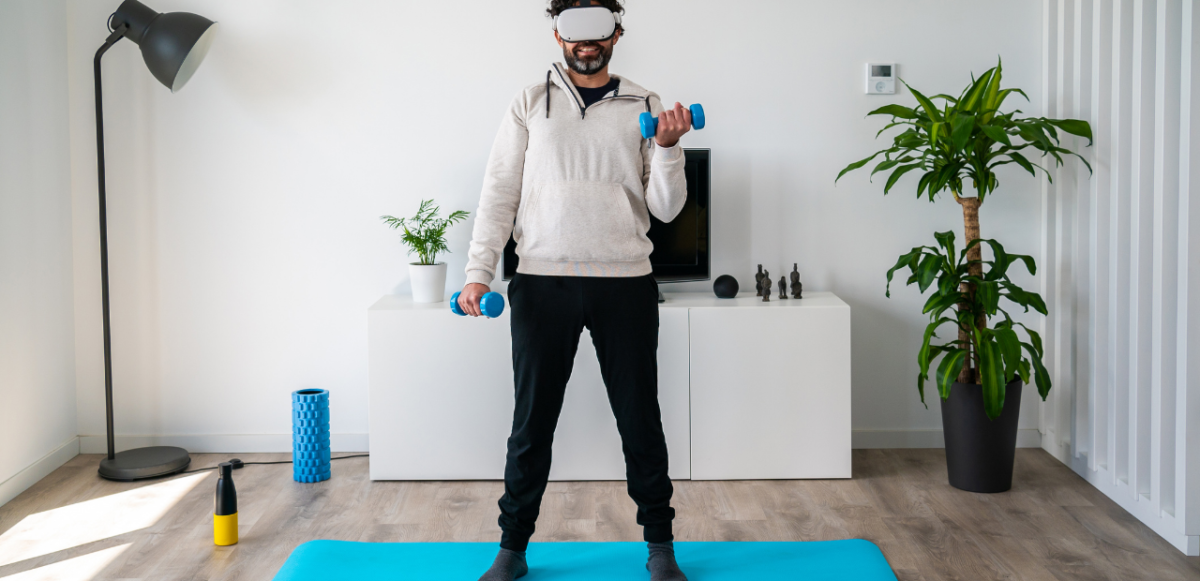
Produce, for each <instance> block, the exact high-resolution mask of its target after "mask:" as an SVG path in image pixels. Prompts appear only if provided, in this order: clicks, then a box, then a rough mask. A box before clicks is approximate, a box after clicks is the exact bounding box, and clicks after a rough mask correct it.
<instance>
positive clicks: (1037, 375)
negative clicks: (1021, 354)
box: [1021, 343, 1051, 401]
mask: <svg viewBox="0 0 1200 581" xmlns="http://www.w3.org/2000/svg"><path fill="white" fill-rule="evenodd" d="M1021 346H1022V347H1024V348H1025V350H1026V351H1028V352H1029V360H1030V362H1031V363H1033V382H1034V384H1035V385H1037V390H1038V395H1040V396H1042V401H1046V396H1048V395H1050V387H1051V386H1050V372H1049V371H1046V366H1045V365H1043V364H1042V357H1041V355H1039V354H1038V353H1037V352H1036V351H1035V350H1034V348H1033V345H1030V344H1029V343H1021Z"/></svg>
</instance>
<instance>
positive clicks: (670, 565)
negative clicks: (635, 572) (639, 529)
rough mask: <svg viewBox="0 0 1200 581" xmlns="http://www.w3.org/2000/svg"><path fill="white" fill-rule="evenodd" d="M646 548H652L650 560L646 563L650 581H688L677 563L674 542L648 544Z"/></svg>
mask: <svg viewBox="0 0 1200 581" xmlns="http://www.w3.org/2000/svg"><path fill="white" fill-rule="evenodd" d="M646 546H647V547H649V548H650V558H649V559H648V560H647V561H646V569H647V570H649V571H650V581H687V576H686V575H684V574H683V571H680V570H679V565H678V564H677V563H676V562H675V544H674V542H672V541H667V542H665V543H646Z"/></svg>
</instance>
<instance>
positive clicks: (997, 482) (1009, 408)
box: [942, 380, 1021, 492]
mask: <svg viewBox="0 0 1200 581" xmlns="http://www.w3.org/2000/svg"><path fill="white" fill-rule="evenodd" d="M1020 413H1021V382H1020V381H1019V380H1018V381H1013V382H1012V383H1010V384H1008V387H1007V391H1006V392H1005V395H1004V410H1003V411H1002V412H1001V413H1000V417H998V418H996V419H995V420H989V419H988V417H987V414H986V413H984V411H983V389H982V388H980V387H979V386H978V385H967V384H963V383H955V384H954V385H953V386H952V387H951V388H950V398H949V399H947V400H946V401H943V402H942V430H943V431H944V433H945V435H946V470H947V472H948V473H949V476H950V485H951V486H953V487H955V488H960V489H962V490H967V491H970V492H1004V491H1006V490H1008V489H1009V488H1012V473H1013V456H1014V455H1015V454H1016V451H1017V416H1019V415H1020Z"/></svg>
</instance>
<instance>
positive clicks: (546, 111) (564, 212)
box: [466, 63, 687, 285]
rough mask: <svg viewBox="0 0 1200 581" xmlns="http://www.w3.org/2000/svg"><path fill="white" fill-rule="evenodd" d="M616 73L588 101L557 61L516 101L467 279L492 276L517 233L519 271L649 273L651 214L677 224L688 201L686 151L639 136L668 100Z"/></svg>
mask: <svg viewBox="0 0 1200 581" xmlns="http://www.w3.org/2000/svg"><path fill="white" fill-rule="evenodd" d="M613 76H614V77H616V75H613ZM617 78H619V79H620V85H619V86H618V87H617V89H616V91H614V92H612V93H609V94H607V95H605V96H604V98H603V99H601V100H600V101H597V102H595V103H593V104H592V105H591V106H589V107H587V108H586V109H585V108H583V107H582V104H583V99H582V98H580V96H579V92H578V91H577V90H576V89H575V86H574V85H573V84H571V81H570V78H569V77H568V76H567V72H566V69H565V67H564V66H563V65H561V64H559V63H555V64H554V65H553V67H552V68H551V69H550V70H549V71H547V78H546V81H545V82H541V83H537V84H535V85H530V86H529V87H526V88H525V89H524V90H523V91H521V92H520V94H518V95H517V96H516V98H514V99H513V102H512V105H511V106H510V107H509V110H508V113H507V114H506V115H505V116H504V120H503V121H502V122H501V124H500V132H499V133H498V134H497V135H496V141H495V143H494V144H493V145H492V154H491V156H490V157H489V159H488V165H487V172H486V173H485V174H484V178H483V192H482V194H481V195H480V197H479V209H478V211H477V212H476V214H475V229H474V231H473V233H472V240H471V248H470V250H469V252H468V260H467V268H466V271H467V282H468V283H481V284H485V285H488V284H491V282H492V280H493V279H494V278H495V276H496V265H497V263H498V262H499V260H500V256H501V255H502V254H503V252H504V245H505V244H506V243H507V242H508V237H509V234H510V233H511V234H512V236H513V239H514V240H516V242H517V256H519V257H520V258H521V261H520V263H519V265H518V267H517V272H521V273H525V274H540V275H559V276H614V277H629V276H642V275H646V274H650V272H651V268H650V251H651V250H653V249H654V245H653V244H652V243H651V242H650V239H649V238H647V237H646V232H647V231H648V230H649V229H650V216H649V214H654V216H655V217H656V218H658V219H659V220H662V221H663V222H670V221H671V220H672V219H674V218H675V216H676V215H677V214H679V211H680V210H681V209H683V203H684V201H685V200H686V199H687V183H686V181H685V178H684V171H683V168H684V156H683V150H682V149H681V148H680V146H679V145H678V144H676V145H675V146H674V147H671V148H665V149H664V148H660V147H657V145H655V144H654V143H653V141H654V140H653V139H642V135H641V132H640V130H639V129H638V117H639V116H640V115H641V113H642V112H643V111H650V112H651V113H653V114H654V115H655V116H657V115H658V114H659V113H660V112H661V111H662V103H661V101H660V100H659V97H658V95H656V94H654V93H652V92H650V91H647V90H645V89H643V88H641V87H639V86H638V85H636V84H634V83H633V82H632V81H630V80H629V79H626V78H623V77H617Z"/></svg>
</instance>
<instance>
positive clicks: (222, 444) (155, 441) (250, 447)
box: [79, 433, 369, 454]
mask: <svg viewBox="0 0 1200 581" xmlns="http://www.w3.org/2000/svg"><path fill="white" fill-rule="evenodd" d="M367 442H368V438H367V434H336V433H335V434H330V436H329V446H330V448H331V449H332V450H333V451H334V452H365V451H367V450H368V449H369V448H368V446H367ZM115 444H116V448H117V451H118V452H120V451H122V450H128V449H130V448H141V447H143V446H179V447H180V448H184V449H185V450H187V451H188V452H193V453H197V454H220V453H226V452H229V453H240V454H249V453H252V452H257V453H272V452H273V453H287V452H291V451H292V435H291V434H290V433H288V434H195V435H192V434H186V435H164V436H147V435H143V436H117V437H116V442H115ZM79 449H80V453H82V454H104V453H105V452H107V451H108V441H107V438H106V437H105V436H103V435H100V436H80V437H79Z"/></svg>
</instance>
